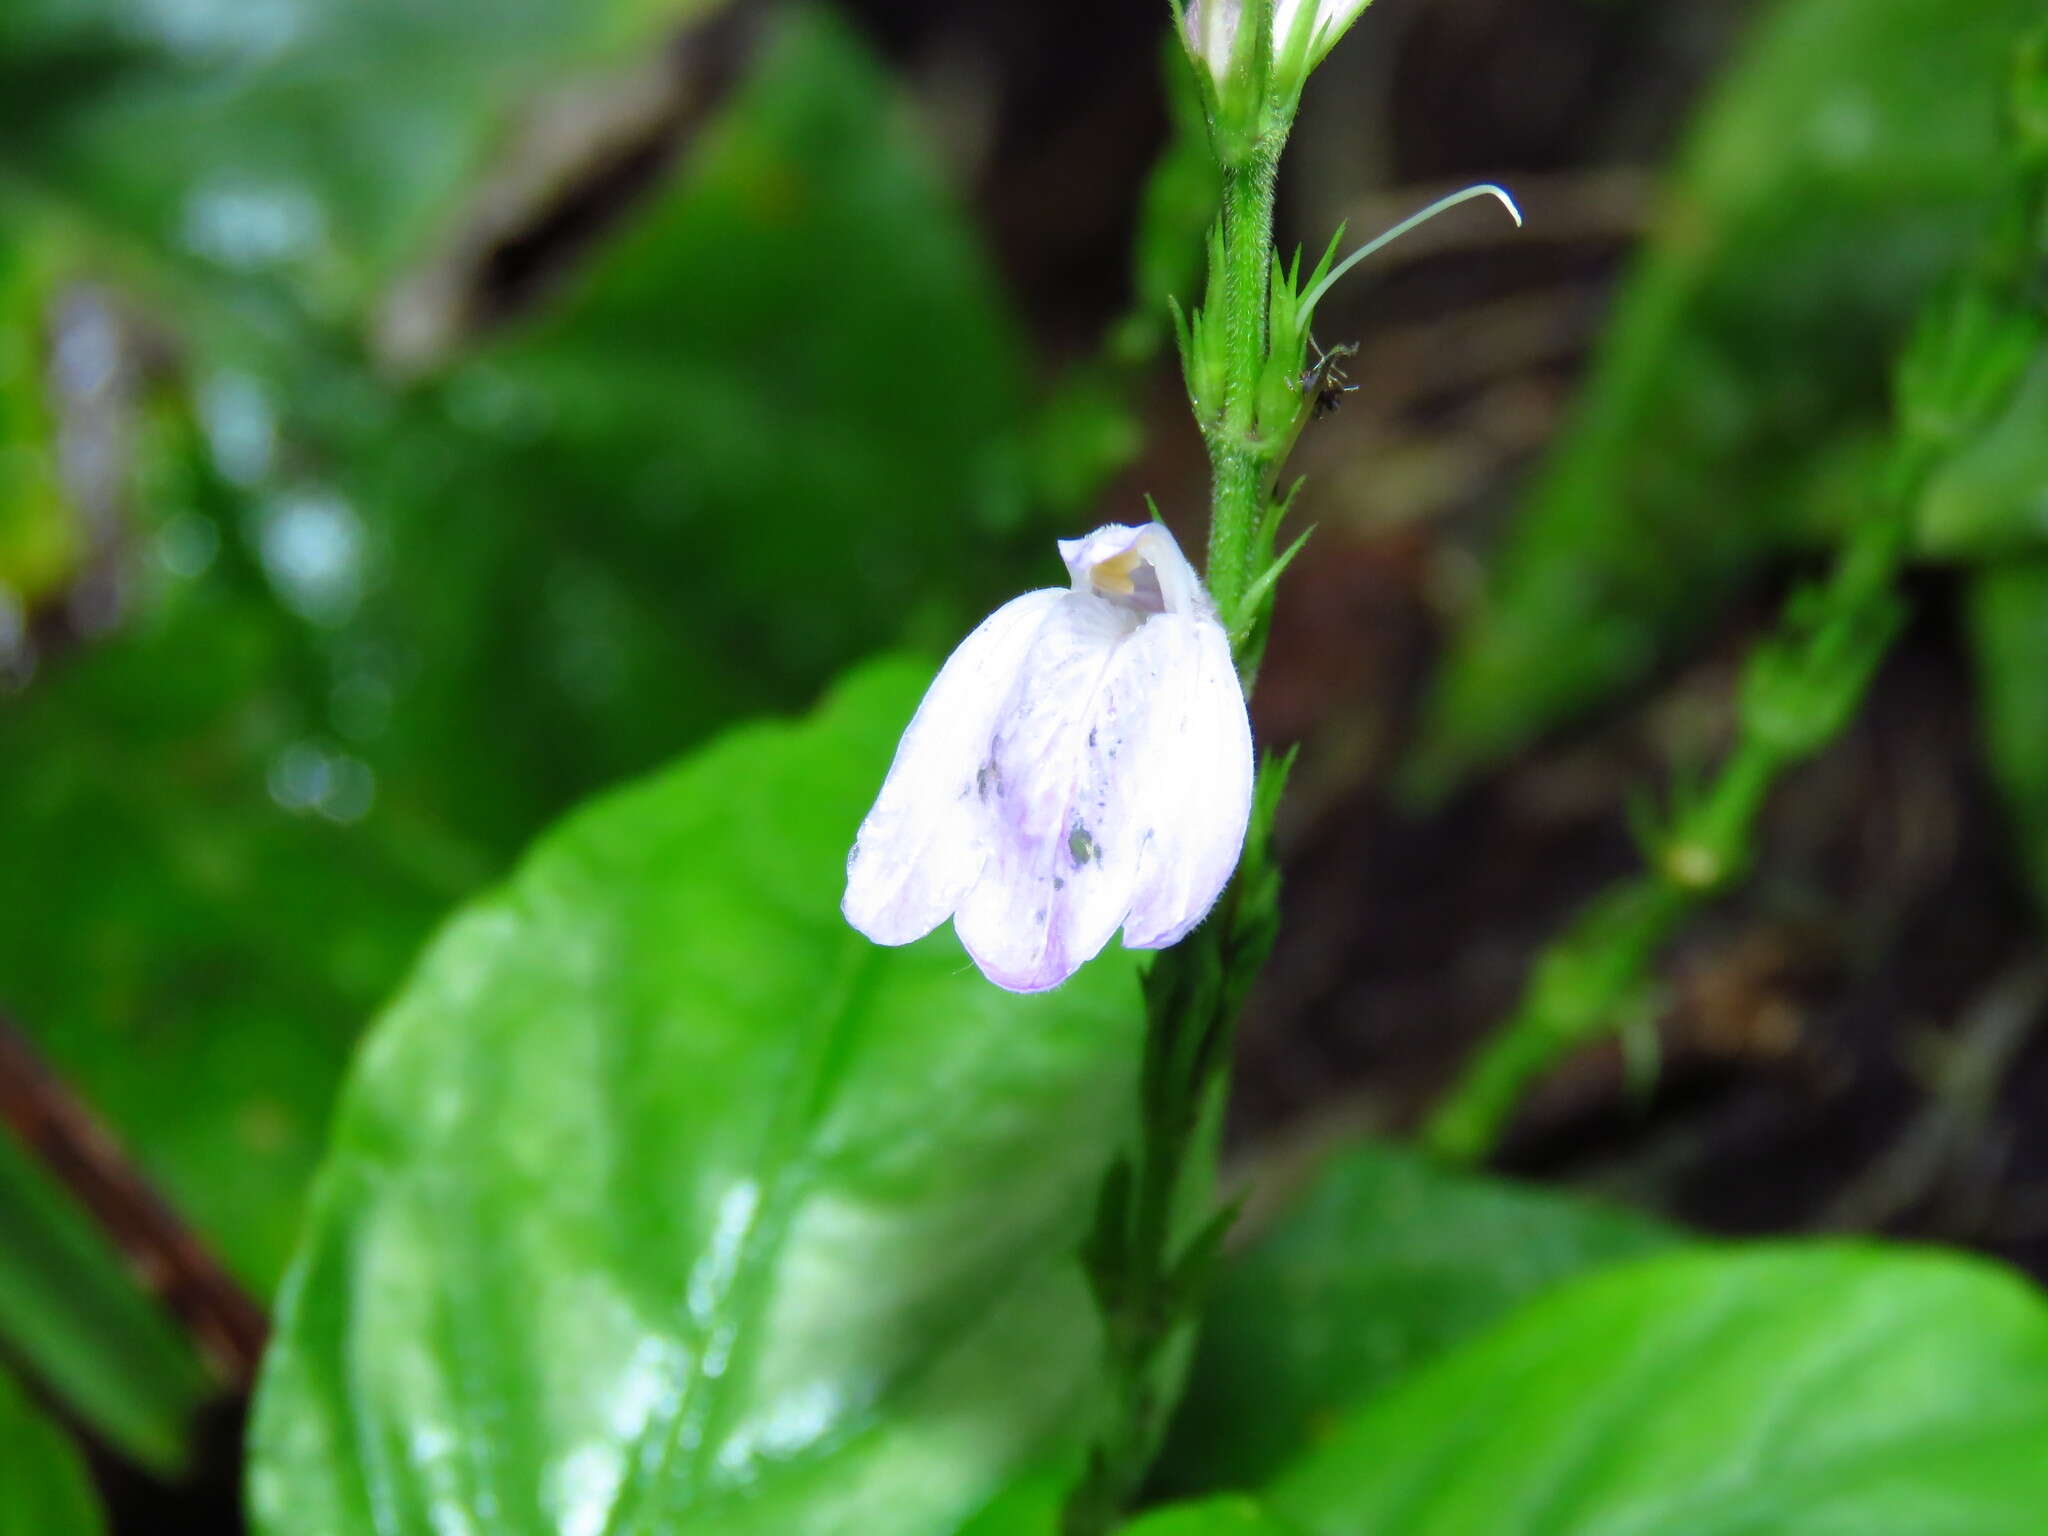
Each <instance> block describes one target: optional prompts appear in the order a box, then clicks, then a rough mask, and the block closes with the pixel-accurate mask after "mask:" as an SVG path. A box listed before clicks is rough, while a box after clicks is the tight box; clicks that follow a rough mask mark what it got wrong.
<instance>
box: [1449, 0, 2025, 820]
mask: <svg viewBox="0 0 2048 1536" xmlns="http://www.w3.org/2000/svg"><path fill="white" fill-rule="evenodd" d="M2039 20H2040V8H2039V6H2038V5H2037V4H2036V3H2034V0H1985V3H1983V4H1977V5H1971V6H1968V7H1964V8H1961V9H1959V8H1957V7H1955V6H1953V5H1949V4H1946V3H1944V0H1789V3H1785V4H1782V5H1781V6H1779V7H1778V8H1777V9H1776V10H1775V12H1774V13H1773V14H1772V15H1770V16H1769V17H1768V18H1767V19H1766V21H1765V22H1764V23H1763V24H1762V25H1761V26H1760V28H1759V29H1758V33H1757V35H1756V37H1755V38H1754V39H1753V41H1752V43H1751V45H1750V47H1749V49H1748V50H1747V53H1746V55H1745V57H1744V58H1742V59H1741V60H1739V61H1738V62H1737V64H1736V65H1735V66H1734V67H1733V69H1732V70H1731V71H1730V72H1729V73H1728V74H1727V76H1726V77H1725V78H1724V79H1722V80H1721V82H1720V83H1719V85H1718V87H1717V90H1716V92H1715V95H1714V96H1713V98H1712V99H1711V100H1710V102H1709V103H1708V105H1707V106H1706V108H1705V109H1704V110H1703V112H1702V114H1701V116H1700V118H1699V121H1698V123H1697V125H1696V126H1695V128H1694V130H1693V134H1692V139H1691V143H1690V145H1689V148H1688V150H1687V153H1686V154H1685V155H1684V157H1683V158H1682V161H1681V164H1680V167H1679V169H1678V171H1677V173H1676V175H1675V177H1674V178H1673V180H1672V182H1671V185H1670V187H1669V190H1668V191H1667V193H1666V195H1665V203H1664V209H1663V213H1662V216H1661V218H1660V220H1659V223H1658V226H1657V229H1656V231H1655V232H1654V233H1653V235H1652V237H1651V239H1650V242H1649V244H1648V247H1647V249H1646V250H1645V251H1644V253H1643V255H1642V256H1641V258H1640V260H1639V262H1638V265H1637V267H1636V270H1635V271H1634V272H1633V273H1632V275H1631V276H1630V278H1629V280H1628V282H1627V284H1626V286H1625V287H1624V289H1623V290H1622V292H1621V294H1620V296H1619V297H1618V299H1617V300H1616V307H1615V312H1614V315H1613V318H1612V319H1611V321H1610V322H1609V324H1608V327H1607V331H1606V334H1605V337H1604V340H1603V343H1602V345H1601V348H1600V351H1599V354H1598V357H1597V359H1596V362H1595V367H1594V371H1593V376H1592V378H1591V380H1590V381H1589V383H1588V384H1587V386H1586V389H1585V392H1584V397H1583V399H1582V400H1581V402H1580V404H1579V406H1578V409H1577V412H1576V415H1575V418H1574V420H1573V423H1572V425H1571V427H1570V429H1569V430H1568V431H1567V433H1566V434H1565V436H1564V438H1563V439H1562V441H1561V442H1560V443H1559V444H1558V445H1557V447H1556V448H1555V449H1554V450H1553V451H1552V453H1551V455H1550V458H1549V461H1548V463H1547V464H1546V465H1545V466H1544V468H1543V469H1542V471H1541V472H1540V474H1539V476H1538V478H1537V481H1536V483H1535V485H1534V487H1533V488H1532V490H1531V492H1530V494H1529V496H1528V497H1527V499H1526V500H1525V502H1524V504H1523V506H1522V507H1521V509H1520V511H1519V512H1518V514H1517V516H1516V519H1515V522H1514V525H1513V527H1512V528H1511V529H1510V530H1509V532H1508V534H1507V538H1506V543H1505V546H1504V548H1503V549H1502V550H1501V551H1500V553H1499V555H1498V557H1497V558H1496V560H1495V562H1494V566H1493V571H1492V574H1491V576H1490V577H1489V580H1488V584H1487V591H1486V593H1485V595H1484V597H1483V598H1482V599H1481V600H1480V601H1479V602H1478V603H1477V605H1476V606H1475V607H1474V608H1473V609H1472V610H1471V611H1470V612H1469V613H1467V614H1465V615H1464V616H1463V617H1462V619H1461V622H1460V625H1459V630H1458V634H1457V636H1456V640H1455V643H1454V647H1453V650H1452V653H1451V655H1450V657H1449V659H1448V661H1447V663H1446V666H1445V669H1444V671H1443V673H1442V675H1441V676H1440V678H1439V679H1438V682H1437V685H1436V690H1435V694H1434V697H1433V701H1432V706H1431V715H1430V719H1429V722H1428V730H1427V734H1426V736H1425V739H1424V741H1423V742H1422V743H1421V745H1420V747H1419V748H1418V756H1417V760H1416V764H1415V772H1416V775H1417V782H1418V783H1420V784H1422V785H1424V786H1425V787H1430V786H1434V787H1437V788H1441V787H1443V786H1444V785H1445V784H1447V783H1449V782H1451V781H1452V780H1454V779H1455V778H1456V777H1458V776H1459V775H1460V774H1462V773H1464V772H1466V771H1467V770H1469V769H1471V768H1474V767H1477V766H1480V765H1483V764H1485V763H1488V762H1491V761H1494V760H1496V759H1498V758H1499V757H1501V756H1504V755H1505V754H1507V753H1508V752H1511V751H1512V750H1514V749H1515V748H1516V747H1518V746H1520V745H1522V744H1523V743H1525V742H1527V741H1528V740H1530V739H1531V738H1532V737H1534V736H1535V735H1536V734H1538V733H1539V732H1541V731H1543V730H1545V729H1547V728H1550V727H1551V726H1554V725H1556V724H1557V723H1559V722H1560V721H1562V720H1564V719H1566V718H1568V717H1570V716H1571V715H1573V714H1575V713H1577V712H1578V711H1580V710H1582V709H1584V708H1585V707H1587V706H1588V705H1591V704H1593V703H1595V702H1597V701H1598V700H1600V699H1601V698H1603V697H1605V696H1606V695H1608V694H1610V693H1611V692H1613V691H1614V690H1616V689H1618V688H1622V687H1625V686H1628V685H1629V684H1632V683H1635V682H1638V681H1640V680H1641V679H1642V678H1643V677H1644V676H1645V675H1646V674H1647V673H1648V671H1649V670H1650V668H1651V667H1652V666H1654V665H1655V664H1656V663H1657V662H1658V661H1659V660H1660V659H1662V658H1664V657H1665V656H1667V655H1668V654H1669V653H1670V651H1671V649H1672V647H1673V646H1674V645H1677V644H1680V643H1682V642H1683V641H1684V640H1685V639H1686V638H1687V637H1689V636H1690V635H1692V634H1694V633H1696V632H1697V630H1698V628H1699V626H1700V625H1701V624H1702V623H1703V622H1704V621H1705V620H1706V619H1708V618H1709V617H1710V616H1711V615H1712V614H1714V613H1715V612H1716V611H1717V610H1718V609H1719V608H1720V607H1721V606H1722V605H1723V604H1724V603H1725V602H1726V601H1727V599H1728V598H1729V596H1730V594H1731V593H1732V592H1733V591H1734V590H1735V589H1736V588H1737V587H1738V585H1739V584H1740V583H1741V582H1742V581H1743V580H1745V579H1746V578H1748V577H1749V576H1750V575H1752V574H1753V573H1754V572H1755V571H1756V570H1757V569H1758V567H1759V566H1760V565H1761V564H1762V562H1763V561H1764V560H1765V559H1766V558H1767V557H1768V556H1769V555H1770V554H1771V552H1773V551H1774V550H1781V549H1783V548H1785V547H1786V546H1787V545H1788V544H1792V543H1795V542H1797V541H1798V540H1800V539H1801V538H1803V537H1806V536H1809V535H1810V533H1811V532H1812V531H1813V530H1814V529H1815V528H1816V527H1825V526H1827V525H1828V524H1830V523H1831V522H1837V521H1839V520H1841V519H1843V518H1845V517H1853V516H1855V515H1856V514H1857V511H1858V509H1859V503H1860V497H1861V493H1862V490H1863V484H1864V482H1863V478H1862V476H1863V472H1864V470H1865V468H1866V467H1867V460H1868V458H1869V455H1870V453H1871V450H1872V445H1873V444H1874V443H1875V442H1876V441H1877V439H1878V438H1879V436H1880V435H1881V433H1882V431H1883V429H1884V426H1885V423H1886V420H1887V412H1888V406H1889V397H1888V392H1887V382H1888V379H1889V368H1890V363H1891V358H1892V356H1893V355H1894V353H1895V351H1896V348H1897V344H1898V342H1899V340H1900V338H1901V336H1902V335H1903V333H1904V329H1905V327H1906V325H1907V323H1908V322H1909V321H1910V320H1911V318H1912V316H1913V315H1914V314H1915V313H1916V311H1917V309H1918V307H1919V305H1920V303H1921V301H1922V300H1923V299H1924V297H1925V296H1926V294H1927V292H1928V289H1929V287H1930V285H1931V284H1932V283H1933V282H1934V281H1935V280H1936V279H1938V278H1939V277H1940V276H1942V275H1943V274H1944V273H1946V272H1947V271H1948V270H1950V268H1951V267H1952V266H1953V264H1954V263H1955V262H1956V261H1957V260H1958V259H1959V257H1960V256H1961V255H1962V254H1963V253H1964V252H1965V251H1967V250H1969V249H1971V248H1972V245H1973V243H1974V242H1975V240H1976V239H1977V237H1978V235H1979V234H1980V232H1981V230H1982V228H1983V225H1984V223H1985V220H1986V218H1987V217H1988V215H1989V213H1990V210H1991V208H1992V206H1993V199H1994V198H1995V197H1996V196H1997V195H1998V194H1999V193H2000V192H2001V190H2002V188H2003V186H2004V184H2005V179H2006V177H2007V175H2008V169H2007V161H2006V157H2005V155H2004V154H2003V153H2002V152H2001V150H2000V147H1999V146H2000V140H1999V131H1998V130H1999V114H2000V111H2001V108H2002V105H2003V101H2004V92H2005V88H2006V82H2007V79H2008V76H2009V74H2010V60H2011V54H2012V49H2013V46H2014V44H2015V42H2016V41H2017V40H2018V39H2019V37H2020V36H2021V35H2022V34H2023V33H2024V32H2025V30H2026V29H2028V28H2030V27H2032V26H2034V25H2036V24H2037V23H2038V22H2039ZM1531 214H1532V217H1537V218H1540V217H1541V216H1542V210H1541V209H1540V208H1537V209H1532V210H1531ZM1847 251H1854V252H1856V253H1857V254H1856V257H1855V259H1854V260H1845V259H1844V256H1843V253H1844V252H1847Z"/></svg>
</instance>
